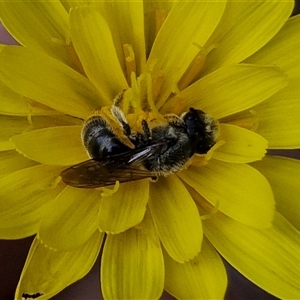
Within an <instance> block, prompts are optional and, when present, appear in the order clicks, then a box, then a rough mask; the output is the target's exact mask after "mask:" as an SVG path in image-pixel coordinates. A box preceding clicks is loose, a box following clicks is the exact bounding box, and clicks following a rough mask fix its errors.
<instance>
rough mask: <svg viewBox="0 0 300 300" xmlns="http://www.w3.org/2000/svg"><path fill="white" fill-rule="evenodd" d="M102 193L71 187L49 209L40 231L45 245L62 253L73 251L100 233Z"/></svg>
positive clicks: (40, 236)
mask: <svg viewBox="0 0 300 300" xmlns="http://www.w3.org/2000/svg"><path fill="white" fill-rule="evenodd" d="M99 198H100V192H99V190H96V189H95V190H86V189H75V188H73V187H69V186H67V187H66V188H65V189H64V190H63V191H62V192H61V193H60V194H59V195H58V196H57V197H56V199H55V201H54V202H53V203H52V204H51V206H49V208H48V209H49V213H47V214H45V216H44V218H43V220H42V222H41V226H40V230H39V235H38V236H39V238H40V239H41V241H42V242H43V243H44V244H45V245H47V246H49V247H51V248H53V249H58V250H64V251H66V250H67V251H69V250H73V249H76V248H77V247H80V246H81V245H83V244H84V243H85V242H86V241H87V240H88V239H89V238H90V237H91V236H92V235H93V234H94V232H95V231H96V230H97V225H98V222H97V215H98V209H99Z"/></svg>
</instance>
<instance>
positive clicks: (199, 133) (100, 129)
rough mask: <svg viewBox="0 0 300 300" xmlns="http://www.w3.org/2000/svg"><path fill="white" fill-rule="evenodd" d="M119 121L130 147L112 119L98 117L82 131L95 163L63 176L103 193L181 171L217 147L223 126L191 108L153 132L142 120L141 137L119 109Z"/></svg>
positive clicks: (115, 109)
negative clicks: (109, 188) (117, 185)
mask: <svg viewBox="0 0 300 300" xmlns="http://www.w3.org/2000/svg"><path fill="white" fill-rule="evenodd" d="M111 113H112V115H113V117H114V118H115V119H116V121H117V122H118V125H119V126H120V128H121V130H122V132H123V134H124V136H125V137H126V138H128V140H129V141H130V143H131V144H132V145H133V146H134V147H133V148H131V147H129V146H128V145H127V143H124V142H123V141H122V139H121V138H120V137H119V136H118V135H117V134H116V131H115V130H114V129H113V128H112V126H111V125H110V122H109V120H106V118H105V117H102V116H100V115H99V116H92V117H90V118H89V119H88V120H87V121H86V122H85V125H84V127H83V130H82V141H83V144H84V146H85V148H86V149H87V152H88V154H89V156H90V157H91V159H90V160H87V161H84V162H82V163H80V164H77V165H75V166H72V167H70V168H68V169H66V170H64V171H63V172H62V173H61V177H62V180H63V181H64V182H65V183H66V184H68V185H70V186H73V187H78V188H97V187H103V186H108V185H113V184H115V182H116V181H119V182H120V183H122V182H128V181H134V180H140V179H145V178H156V177H157V176H167V175H169V174H172V173H176V172H178V171H180V170H181V169H182V168H183V167H184V165H185V164H186V163H187V162H188V161H189V159H190V158H191V157H192V156H193V155H194V154H196V153H197V154H205V153H207V152H208V151H209V150H210V149H211V147H212V146H213V145H214V144H215V142H216V134H217V125H216V123H215V121H214V120H213V118H212V117H210V116H209V115H207V114H206V113H204V112H203V111H201V110H197V109H194V108H190V109H189V111H188V112H186V113H183V114H182V115H181V116H177V115H173V114H167V115H165V116H164V120H165V121H164V124H159V125H156V126H153V127H151V126H150V125H151V124H149V123H148V122H147V121H146V120H143V121H142V124H141V128H142V130H141V132H133V131H132V130H131V127H130V125H129V124H128V122H127V120H126V118H125V116H124V114H123V112H122V111H121V109H120V108H119V107H118V106H116V105H113V106H112V108H111Z"/></svg>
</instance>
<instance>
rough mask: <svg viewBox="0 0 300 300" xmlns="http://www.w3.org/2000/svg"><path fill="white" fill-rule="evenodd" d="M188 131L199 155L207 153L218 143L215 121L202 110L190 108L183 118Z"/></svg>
mask: <svg viewBox="0 0 300 300" xmlns="http://www.w3.org/2000/svg"><path fill="white" fill-rule="evenodd" d="M182 119H183V121H184V123H185V125H186V131H187V134H188V135H189V138H190V141H191V143H192V146H193V148H194V152H195V153H198V154H205V153H207V152H208V151H209V150H210V148H211V147H212V146H213V145H214V144H215V143H216V133H217V125H216V122H215V121H214V119H213V118H212V117H211V116H209V115H208V114H206V113H204V112H203V111H202V110H199V109H194V108H190V110H189V111H188V112H187V113H185V114H184V115H183V117H182Z"/></svg>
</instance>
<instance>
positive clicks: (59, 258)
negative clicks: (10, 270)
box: [16, 232, 103, 299]
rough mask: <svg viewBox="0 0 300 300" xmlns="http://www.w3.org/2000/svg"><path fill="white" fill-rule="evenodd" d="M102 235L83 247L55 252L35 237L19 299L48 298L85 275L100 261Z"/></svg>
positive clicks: (96, 235) (18, 292) (94, 237)
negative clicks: (34, 295) (98, 259)
mask: <svg viewBox="0 0 300 300" xmlns="http://www.w3.org/2000/svg"><path fill="white" fill-rule="evenodd" d="M102 238H103V235H101V234H100V233H99V232H95V234H94V235H93V236H92V237H91V238H90V239H89V240H88V241H87V242H86V243H85V244H84V245H82V246H81V247H79V248H77V249H75V250H73V251H55V250H52V249H49V248H48V247H47V246H45V245H43V244H42V243H41V242H40V241H39V239H38V238H35V240H34V241H33V244H32V246H31V248H30V251H29V254H28V257H27V260H26V263H25V266H24V269H23V271H22V275H21V279H20V281H19V284H18V287H17V291H16V299H21V297H22V294H23V293H26V294H29V295H30V294H37V293H40V294H42V295H43V296H42V297H39V298H40V299H49V298H51V297H53V296H54V295H56V294H57V293H58V292H60V291H61V290H63V289H64V288H65V287H67V286H68V285H70V284H71V283H73V282H75V281H77V280H79V279H81V278H82V277H83V276H85V275H86V274H87V273H88V272H89V271H90V269H91V268H92V266H93V265H94V263H95V260H96V259H97V256H98V253H99V250H100V246H101V242H102Z"/></svg>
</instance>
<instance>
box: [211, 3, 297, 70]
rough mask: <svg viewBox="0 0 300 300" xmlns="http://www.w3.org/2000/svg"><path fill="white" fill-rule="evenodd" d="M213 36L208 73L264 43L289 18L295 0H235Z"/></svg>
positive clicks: (232, 62) (248, 53) (242, 58)
mask: <svg viewBox="0 0 300 300" xmlns="http://www.w3.org/2000/svg"><path fill="white" fill-rule="evenodd" d="M230 4H231V5H230V6H229V7H228V9H227V11H225V13H224V18H223V19H222V21H221V22H220V24H219V26H218V28H217V29H216V32H215V37H214V38H211V40H210V43H211V44H217V47H216V48H215V49H214V50H213V51H212V52H211V54H210V55H209V56H208V59H207V62H206V66H207V69H206V73H210V72H212V71H213V70H216V69H217V68H219V67H221V66H224V65H230V64H235V63H239V62H241V61H242V60H244V59H245V58H247V57H248V56H250V55H251V54H253V53H254V52H255V51H257V50H258V49H260V48H261V47H262V46H264V45H265V44H266V43H267V42H268V41H269V40H270V39H271V38H272V37H273V36H274V35H275V34H276V33H277V32H278V31H279V30H280V28H281V27H282V26H283V24H284V23H285V22H286V21H287V19H288V18H289V16H290V14H291V12H292V10H293V7H294V1H291V0H290V1H288V0H287V1H278V0H272V1H254V2H251V3H250V2H249V1H242V2H241V1H232V2H231V3H230Z"/></svg>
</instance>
